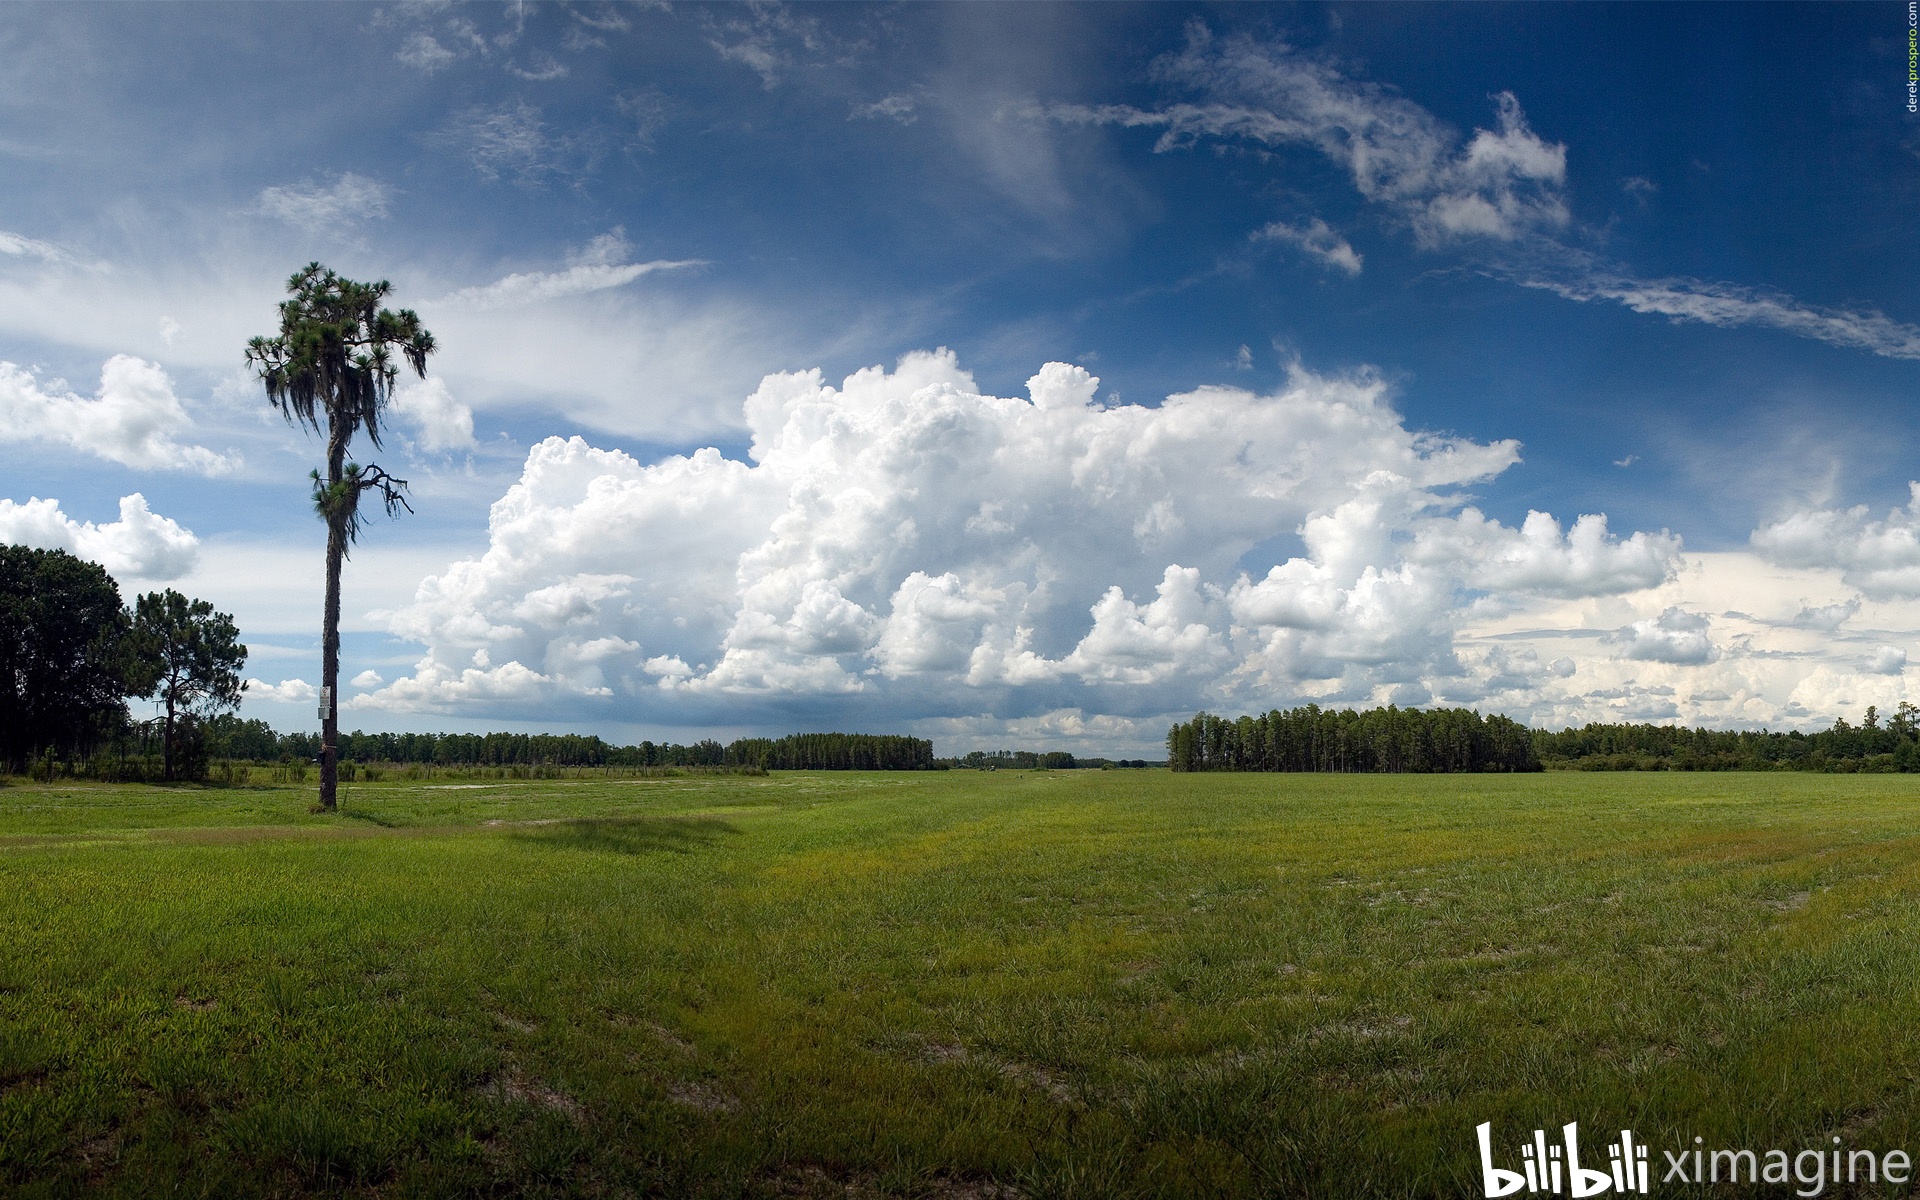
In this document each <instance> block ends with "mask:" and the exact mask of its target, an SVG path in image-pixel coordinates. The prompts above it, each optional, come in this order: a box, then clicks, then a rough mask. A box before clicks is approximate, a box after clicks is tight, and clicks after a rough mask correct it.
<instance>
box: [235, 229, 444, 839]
mask: <svg viewBox="0 0 1920 1200" xmlns="http://www.w3.org/2000/svg"><path fill="white" fill-rule="evenodd" d="M390 290H391V287H390V285H389V284H388V283H387V282H386V281H385V280H382V281H381V282H379V283H355V282H354V281H353V280H351V279H342V278H341V277H340V276H338V275H336V274H334V273H333V272H332V271H329V270H328V269H327V268H325V267H323V266H321V265H320V264H319V263H308V264H307V266H306V268H305V269H304V270H301V271H297V272H295V273H294V276H293V278H291V279H289V280H288V281H287V292H288V293H289V294H290V295H291V296H292V297H293V298H292V299H291V300H286V301H283V302H282V303H281V305H280V333H279V336H277V337H271V338H264V337H257V338H254V339H253V340H252V341H250V342H248V343H247V365H248V366H250V367H252V368H253V369H254V371H255V373H256V374H258V376H259V377H260V381H261V382H262V383H264V384H265V385H266V388H267V400H268V402H269V403H271V404H272V405H273V407H274V408H276V409H278V410H279V411H280V413H281V415H283V416H285V417H286V418H287V420H288V422H290V423H292V424H294V425H304V426H306V427H307V428H309V429H311V430H312V431H313V432H315V433H324V434H325V435H326V438H327V473H326V475H325V476H324V477H322V476H321V474H320V472H319V471H314V472H313V473H312V475H311V476H310V478H311V479H312V480H313V507H314V509H315V511H317V512H318V513H319V514H320V519H321V520H322V521H325V522H326V525H327V601H326V616H325V628H324V629H323V631H322V634H321V643H320V644H321V650H320V653H321V665H320V686H321V688H322V689H323V691H322V692H321V696H322V697H323V704H324V708H323V711H322V713H321V736H320V745H321V751H320V806H321V807H322V808H324V809H327V810H329V811H331V810H332V809H333V808H334V804H335V800H334V794H335V789H336V787H337V785H338V781H339V758H338V751H337V734H338V725H339V722H338V717H339V712H340V687H339V684H340V564H341V562H342V561H343V560H345V558H346V557H347V549H348V547H349V546H350V545H351V544H352V543H353V542H354V541H355V540H356V539H357V538H358V536H359V533H360V527H361V524H362V522H363V520H364V518H362V517H361V515H360V497H361V495H362V494H363V493H366V492H378V493H379V494H380V500H381V502H382V503H383V504H384V505H385V506H386V510H387V515H388V516H394V515H396V514H397V513H398V511H399V510H400V509H403V508H404V509H406V510H407V511H408V512H412V511H413V506H412V505H410V504H408V503H407V498H406V488H407V481H406V480H404V479H396V478H395V477H393V476H392V475H389V474H388V473H387V472H386V471H383V470H381V469H380V468H379V467H378V466H375V465H373V464H371V463H369V464H368V465H366V466H364V467H363V466H361V465H359V464H358V463H353V462H349V461H348V460H347V446H348V444H349V443H350V442H352V441H353V436H354V434H356V433H358V432H360V431H361V430H362V429H364V430H366V432H367V437H368V438H369V439H370V440H371V441H372V442H373V444H374V447H375V448H376V449H377V448H378V447H379V445H380V412H381V410H382V409H383V408H385V407H386V405H387V401H388V399H389V398H390V397H391V396H392V394H393V384H394V380H396V379H397V378H399V374H400V371H399V368H398V367H397V366H395V365H394V354H393V352H394V351H395V350H398V351H399V352H400V355H401V357H403V358H405V360H406V363H407V365H408V366H409V367H412V368H413V370H414V373H415V374H417V375H419V376H420V377H421V378H423V379H424V378H426V374H427V355H429V354H432V353H433V350H434V345H433V335H432V334H431V333H428V332H427V331H426V330H425V329H423V328H421V326H420V318H419V317H417V316H415V315H414V313H413V311H412V310H411V309H404V308H403V309H401V310H400V311H399V312H393V311H392V310H390V309H385V308H381V307H380V302H381V301H382V300H385V299H386V298H387V293H388V291H390Z"/></svg>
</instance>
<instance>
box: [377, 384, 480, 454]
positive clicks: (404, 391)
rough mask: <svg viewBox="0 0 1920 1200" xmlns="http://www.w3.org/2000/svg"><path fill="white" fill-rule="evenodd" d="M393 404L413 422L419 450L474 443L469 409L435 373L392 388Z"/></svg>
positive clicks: (452, 448)
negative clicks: (456, 398) (455, 397)
mask: <svg viewBox="0 0 1920 1200" xmlns="http://www.w3.org/2000/svg"><path fill="white" fill-rule="evenodd" d="M393 408H394V411H395V412H397V413H399V414H400V416H401V417H402V419H404V420H405V421H406V422H407V423H408V424H410V425H412V426H413V429H414V432H415V434H416V435H417V436H418V438H419V442H420V448H421V449H423V450H464V449H471V448H472V446H473V444H474V443H473V410H472V409H471V408H468V407H467V406H466V405H464V404H462V403H460V402H459V401H458V400H455V399H454V398H453V393H452V392H450V391H448V390H447V382H446V380H444V379H442V378H440V377H439V376H438V375H431V376H428V377H427V378H425V379H409V380H408V381H407V382H406V383H404V384H402V385H401V386H400V387H397V388H395V389H394V392H393Z"/></svg>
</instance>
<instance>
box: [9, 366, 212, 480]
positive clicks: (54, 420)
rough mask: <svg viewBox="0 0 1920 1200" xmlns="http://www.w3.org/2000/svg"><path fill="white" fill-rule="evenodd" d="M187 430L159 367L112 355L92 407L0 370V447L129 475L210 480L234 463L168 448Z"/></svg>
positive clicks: (58, 386) (58, 388)
mask: <svg viewBox="0 0 1920 1200" xmlns="http://www.w3.org/2000/svg"><path fill="white" fill-rule="evenodd" d="M191 425H192V421H191V419H190V418H189V417H188V416H187V410H186V407H185V406H184V405H182V404H181V403H180V398H179V397H178V396H176V395H174V392H173V381H172V380H170V379H168V378H167V373H166V372H165V371H163V370H161V369H160V366H159V364H157V363H151V362H147V361H145V360H144V359H139V358H134V357H133V356H131V355H127V354H116V355H114V356H113V357H112V358H110V359H108V360H107V362H106V365H105V366H103V367H102V368H101V371H100V387H99V390H98V391H96V392H95V393H94V396H93V398H92V399H86V398H84V397H81V396H78V395H75V394H74V393H73V392H72V391H71V390H69V389H68V388H67V386H66V384H65V383H64V382H63V381H59V380H55V381H52V382H49V383H45V384H43V383H42V382H41V381H40V380H39V379H38V378H37V377H35V375H34V374H33V372H31V371H28V370H27V369H25V368H23V367H20V366H16V365H15V364H13V363H10V362H0V442H21V441H46V442H56V443H60V444H64V445H67V446H70V447H72V448H74V449H76V450H81V451H85V452H86V453H88V454H93V455H97V456H98V457H100V458H104V459H107V460H109V461H111V462H117V463H121V464H123V465H125V466H129V467H139V468H149V469H151V468H164V469H169V470H178V471H197V472H199V473H201V474H204V475H217V474H220V473H222V472H225V471H228V470H231V469H232V468H233V467H234V466H235V465H237V464H236V463H235V461H234V460H233V459H232V458H230V457H229V456H227V455H223V454H217V453H215V452H214V451H212V450H209V449H207V448H206V447H204V446H193V445H182V444H181V443H179V442H177V441H175V440H174V437H175V435H176V434H179V433H183V432H185V431H186V430H187V429H189V428H190V427H191Z"/></svg>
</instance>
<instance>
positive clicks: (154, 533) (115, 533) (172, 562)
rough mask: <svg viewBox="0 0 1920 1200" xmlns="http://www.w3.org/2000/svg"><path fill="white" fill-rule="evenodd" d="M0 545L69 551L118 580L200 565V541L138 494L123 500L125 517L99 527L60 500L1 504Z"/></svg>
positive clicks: (166, 576)
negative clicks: (65, 507) (66, 509)
mask: <svg viewBox="0 0 1920 1200" xmlns="http://www.w3.org/2000/svg"><path fill="white" fill-rule="evenodd" d="M0 543H7V544H12V545H22V546H33V547H35V548H37V549H41V550H65V551H67V552H68V553H70V554H73V555H75V556H76V557H79V558H84V559H87V560H89V561H91V562H97V563H99V564H100V565H101V566H103V567H105V568H106V569H107V573H108V574H110V575H115V576H133V577H135V578H138V579H142V580H151V581H154V582H160V581H165V580H173V579H178V578H180V577H181V576H182V575H185V574H186V573H187V572H189V571H191V570H193V569H194V567H195V566H196V565H197V564H198V562H199V556H200V539H199V538H197V537H195V536H194V535H193V533H192V531H190V530H188V529H185V528H183V527H181V525H180V524H179V523H178V522H176V521H173V520H171V519H170V518H167V517H163V516H160V515H159V514H157V513H155V512H153V511H152V510H150V509H149V508H148V507H147V498H146V497H145V496H142V495H141V494H140V493H139V492H135V493H133V494H132V495H131V496H123V497H121V498H120V519H119V520H118V521H109V522H107V523H105V524H101V525H96V524H94V523H93V522H92V521H76V520H74V519H73V518H72V517H69V516H68V515H67V514H66V513H64V512H61V511H60V502H59V501H58V500H53V499H47V500H42V499H39V498H38V497H35V498H31V499H29V500H28V501H27V502H26V503H25V504H15V503H14V502H13V501H12V500H0Z"/></svg>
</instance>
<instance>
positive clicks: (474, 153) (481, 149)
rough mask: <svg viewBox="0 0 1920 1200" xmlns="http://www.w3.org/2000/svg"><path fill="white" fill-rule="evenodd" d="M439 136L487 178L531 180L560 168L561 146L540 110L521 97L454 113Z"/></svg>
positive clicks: (531, 181) (525, 181)
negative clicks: (508, 177) (451, 119)
mask: <svg viewBox="0 0 1920 1200" xmlns="http://www.w3.org/2000/svg"><path fill="white" fill-rule="evenodd" d="M439 140H440V141H441V142H442V143H443V144H445V145H448V146H450V147H452V148H454V149H456V150H458V151H460V152H461V153H463V154H465V155H466V157H467V161H469V162H470V163H472V164H473V168H474V170H476V171H478V172H479V173H480V175H481V176H482V177H483V178H485V179H488V180H495V179H499V178H500V177H501V176H502V175H511V176H513V177H514V178H515V179H517V180H519V181H520V182H522V183H533V182H537V181H538V180H540V179H541V178H542V177H544V176H546V175H547V174H549V173H551V172H554V171H556V170H558V169H559V162H558V158H557V155H558V154H559V153H560V151H561V149H562V147H560V146H558V145H556V143H555V142H554V140H553V139H552V138H551V137H550V136H549V135H548V133H547V123H546V121H545V120H543V119H542V118H541V115H540V110H539V109H537V108H535V107H533V106H532V105H530V104H528V103H527V102H526V101H524V100H516V101H514V102H513V103H512V104H503V105H501V106H500V107H498V108H484V107H482V108H470V109H467V110H466V111H465V112H462V113H461V114H460V115H459V116H457V117H456V118H455V119H454V120H453V122H452V123H451V124H449V125H448V126H447V127H446V129H445V130H443V131H442V133H441V135H440V138H439Z"/></svg>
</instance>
